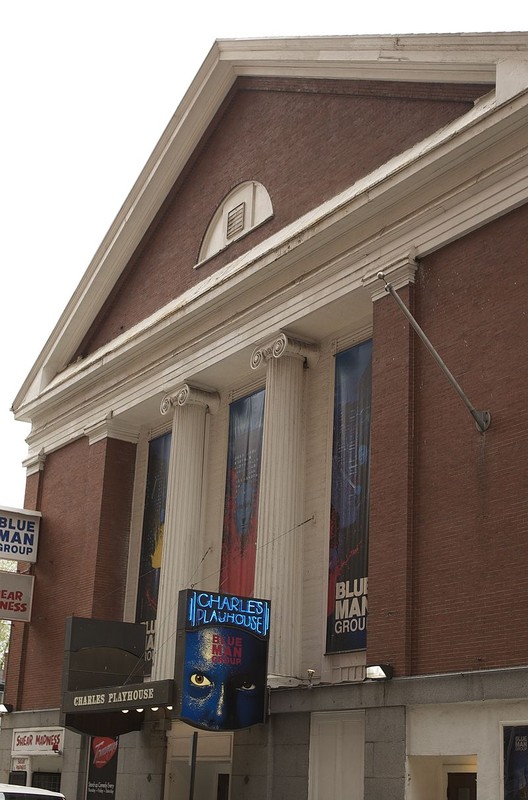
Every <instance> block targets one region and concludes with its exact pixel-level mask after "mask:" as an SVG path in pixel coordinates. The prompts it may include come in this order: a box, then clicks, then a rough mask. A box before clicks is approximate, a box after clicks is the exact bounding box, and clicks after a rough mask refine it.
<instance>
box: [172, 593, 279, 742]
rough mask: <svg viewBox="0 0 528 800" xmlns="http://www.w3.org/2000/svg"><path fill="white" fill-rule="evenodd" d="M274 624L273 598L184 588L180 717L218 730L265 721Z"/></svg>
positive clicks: (179, 659)
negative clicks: (270, 631) (270, 634)
mask: <svg viewBox="0 0 528 800" xmlns="http://www.w3.org/2000/svg"><path fill="white" fill-rule="evenodd" d="M269 625H270V603H269V600H260V599H257V598H253V597H238V596H236V595H228V594H218V593H217V592H204V591H197V590H194V589H192V590H191V589H186V590H184V591H182V592H180V595H179V602H178V632H177V637H178V638H177V644H176V683H177V686H178V698H177V705H176V710H177V713H178V716H179V717H180V719H182V720H183V721H184V722H187V723H189V724H190V725H194V726H195V727H197V728H202V729H204V730H213V731H232V730H237V729H238V728H247V727H249V726H251V725H256V724H257V723H261V722H264V721H265V705H266V704H265V700H266V676H267V664H268V640H269Z"/></svg>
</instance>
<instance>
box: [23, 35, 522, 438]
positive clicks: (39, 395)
mask: <svg viewBox="0 0 528 800" xmlns="http://www.w3.org/2000/svg"><path fill="white" fill-rule="evenodd" d="M523 43H524V46H525V47H526V44H527V43H528V38H527V36H526V35H525V34H493V35H482V36H481V35H469V36H466V35H463V36H452V35H447V36H439V37H436V36H434V37H421V36H418V37H414V36H410V37H344V38H343V37H328V38H324V39H310V40H304V39H302V40H301V39H299V40H282V39H280V40H253V41H249V42H248V41H245V42H237V41H223V42H218V43H216V44H215V45H214V47H213V48H212V50H211V52H210V53H209V55H208V57H207V59H206V60H205V62H204V65H203V66H202V68H201V70H200V71H199V73H198V75H197V76H196V78H195V80H194V81H193V83H192V84H191V87H190V88H189V90H188V92H187V94H186V95H185V97H184V99H183V101H182V103H181V104H180V106H179V108H178V110H177V112H176V114H175V115H174V117H173V119H172V120H171V123H170V124H169V126H168V127H167V129H166V131H165V132H164V134H163V136H162V137H161V139H160V142H159V143H158V145H157V147H156V149H155V150H154V153H153V154H152V156H151V158H150V159H149V161H148V162H147V164H146V166H145V168H144V170H143V171H142V173H141V175H140V177H139V178H138V181H137V182H136V184H135V186H134V188H133V189H132V192H131V193H130V195H129V197H128V198H127V200H126V202H125V204H124V205H123V208H122V209H121V211H120V212H119V214H118V216H117V218H116V220H115V222H114V224H113V226H112V227H111V229H110V231H109V233H108V234H107V236H106V237H105V240H104V241H103V243H102V245H101V247H100V248H99V250H98V252H97V253H96V256H95V257H94V259H93V261H92V263H91V265H90V267H89V269H88V270H87V272H86V274H85V276H84V278H83V279H82V281H81V283H80V284H79V287H78V289H77V291H76V292H75V294H74V296H73V297H72V300H71V301H70V303H69V305H68V307H67V308H66V310H65V311H64V313H63V315H62V317H61V319H60V320H59V323H58V324H57V326H56V328H55V331H54V332H53V334H52V336H51V337H50V339H49V341H48V343H47V345H46V346H45V348H44V350H43V352H42V354H41V356H40V357H39V359H38V360H37V362H36V364H35V366H34V368H33V370H32V371H31V373H30V375H29V376H28V378H27V380H26V382H25V383H24V385H23V387H22V389H21V391H20V392H19V394H18V396H17V398H16V400H15V403H14V407H15V412H16V416H17V418H19V419H29V420H31V421H32V422H33V431H32V434H31V436H30V437H29V439H28V442H29V444H30V449H31V450H32V451H33V452H37V451H38V452H40V451H41V450H42V448H44V449H45V451H46V452H49V451H50V450H51V449H55V448H56V447H59V446H61V445H62V444H64V443H65V442H66V441H68V440H70V439H71V438H75V437H77V436H81V435H85V433H86V431H87V430H90V429H91V426H95V427H94V428H93V430H94V431H95V430H98V426H99V423H100V420H101V419H104V417H105V414H106V413H108V410H109V409H111V410H112V411H113V412H114V413H115V414H119V413H121V412H122V411H123V410H126V409H127V408H129V407H130V406H131V405H133V404H134V403H136V402H138V403H139V402H142V401H144V400H145V398H148V397H149V396H151V395H152V394H154V393H163V392H164V391H166V390H167V386H168V385H175V384H176V383H178V382H183V381H185V380H186V379H187V378H188V376H191V375H193V374H195V372H197V371H199V370H200V369H203V365H204V363H205V362H206V361H207V359H209V360H213V359H215V358H216V359H221V358H227V357H229V356H230V354H233V353H234V352H235V351H236V348H238V349H240V347H241V341H244V342H245V343H246V344H247V346H248V347H249V346H252V345H255V344H256V343H257V342H259V341H261V340H262V338H263V337H266V336H268V335H270V333H271V332H273V331H274V330H276V329H277V328H279V327H281V326H283V325H288V324H290V323H294V322H295V320H296V319H298V318H300V317H301V316H302V315H303V314H304V313H306V296H308V295H307V293H308V292H309V291H310V287H315V285H317V286H318V289H319V288H324V292H319V293H318V294H317V296H316V297H315V298H311V300H310V303H311V307H313V308H315V307H317V306H318V304H319V303H320V302H321V303H325V302H329V301H330V300H331V299H332V298H333V297H339V296H340V295H343V293H344V294H346V293H348V292H350V291H352V290H354V289H355V288H359V287H361V286H362V279H363V278H364V277H365V275H367V274H369V271H370V272H372V271H373V270H377V269H383V268H387V266H388V265H390V264H394V263H396V262H398V260H399V259H401V258H402V257H405V256H406V255H407V254H408V253H409V252H411V251H414V250H416V254H417V256H420V255H425V254H426V253H427V252H431V251H432V250H434V249H436V248H437V247H440V246H442V244H444V243H446V242H447V241H451V240H453V239H454V238H457V236H460V235H463V233H465V232H468V231H470V230H472V229H474V228H475V227H478V226H479V225H481V224H483V223H484V222H485V221H486V220H489V219H492V218H494V217H495V216H498V215H499V214H501V213H505V211H507V210H509V209H511V208H514V207H515V206H516V205H518V204H519V203H521V202H524V201H526V199H527V198H528V153H527V152H526V150H525V149H523V146H522V139H523V136H525V130H526V125H527V122H528V99H527V97H526V96H525V95H523V94H519V96H518V97H515V98H510V99H509V100H508V102H507V103H505V104H504V105H502V106H501V107H497V106H496V103H495V99H494V97H493V96H490V97H488V98H486V99H484V100H483V101H480V102H479V103H477V104H476V106H475V108H473V109H472V110H471V111H470V112H468V113H467V114H466V115H464V116H463V117H462V118H460V119H457V120H456V121H455V122H453V123H452V124H451V125H449V126H446V127H445V128H444V129H442V130H441V131H439V132H437V133H436V134H434V135H433V136H432V137H429V138H428V139H426V140H424V141H423V142H421V143H419V144H418V145H416V146H415V147H414V148H411V149H410V150H409V151H407V152H406V153H404V154H402V155H401V156H398V157H397V158H395V159H392V160H391V161H390V162H388V163H387V164H385V165H383V166H382V167H380V169H378V170H376V171H375V172H374V173H372V174H371V175H369V176H366V177H365V178H364V179H362V180H361V181H358V182H357V183H356V184H355V185H354V186H352V187H350V189H348V190H347V191H345V192H343V193H341V194H340V195H338V196H337V197H335V198H333V199H332V200H331V201H329V202H327V203H324V204H322V205H321V206H320V207H319V208H317V209H315V210H313V211H312V212H310V213H309V214H307V215H305V216H304V217H303V218H301V219H299V220H297V221H296V222H295V223H294V224H293V225H290V226H288V228H286V229H284V230H283V231H280V232H279V233H277V234H276V235H275V236H273V237H271V238H270V239H268V240H266V241H265V242H263V243H261V244H260V245H258V246H257V247H256V248H254V249H253V250H252V251H250V252H249V253H246V254H244V255H243V256H241V257H240V258H239V259H237V260H236V261H234V262H232V263H231V264H228V265H227V266H226V267H224V268H223V269H221V270H218V272H217V273H215V274H214V275H213V276H211V277H210V278H208V279H207V280H205V281H203V282H202V283H200V284H198V285H197V286H195V287H193V288H192V289H191V290H189V291H188V292H187V293H185V294H184V295H182V296H181V297H179V298H178V299H177V300H175V301H173V302H172V303H170V304H168V305H167V306H166V307H165V308H163V309H161V310H160V311H159V312H156V314H153V315H152V316H151V317H150V318H148V319H147V320H144V321H142V322H141V323H140V324H139V325H136V326H135V327H134V328H132V329H131V330H130V331H127V332H126V333H125V334H123V335H122V336H120V337H118V338H116V339H115V340H114V341H113V342H111V343H110V344H109V345H108V346H106V347H103V348H101V349H100V350H98V351H97V352H96V353H94V354H93V355H92V356H90V357H88V358H86V359H84V360H82V361H80V362H78V363H77V364H73V365H71V366H70V367H68V368H67V369H66V370H63V367H64V360H65V359H66V358H67V357H69V356H70V355H71V349H72V342H74V343H75V342H78V341H79V340H80V338H81V337H82V335H84V333H85V331H86V330H87V328H88V327H89V325H90V323H91V321H92V320H93V318H94V316H95V314H96V313H97V311H98V310H99V308H100V307H101V305H102V303H103V302H104V300H105V299H106V297H107V295H108V293H109V291H110V290H111V288H112V287H113V285H114V284H115V281H116V280H117V278H118V277H119V274H120V273H121V271H122V269H123V268H124V266H125V265H126V263H127V261H128V259H129V258H130V257H131V255H132V253H133V252H134V249H135V247H136V246H137V244H138V243H139V241H140V240H141V237H142V236H143V235H144V233H145V231H146V229H147V227H148V225H149V224H150V222H151V221H152V219H153V218H154V215H155V213H156V212H157V210H158V209H159V207H160V205H161V203H162V202H163V200H164V199H165V197H166V194H167V193H168V191H169V190H170V188H171V186H172V185H173V183H174V181H175V179H176V177H177V175H178V174H179V172H180V171H181V169H182V168H183V166H184V165H185V163H186V161H187V159H188V158H189V156H190V154H191V153H192V150H193V148H194V147H195V146H196V143H197V142H198V140H199V138H200V136H201V135H202V133H203V132H204V131H205V129H206V127H207V125H208V124H209V122H210V120H211V119H212V117H213V116H214V113H215V112H216V110H217V109H218V107H219V106H220V104H221V102H222V100H223V99H224V97H225V95H226V93H227V91H228V90H229V87H230V86H231V85H232V83H233V81H234V80H235V78H236V76H237V75H243V74H267V75H273V74H282V73H281V71H282V72H284V74H288V75H300V74H301V72H302V74H305V75H310V76H311V77H353V76H352V75H351V73H350V71H351V70H352V71H353V70H362V74H361V75H360V76H359V75H356V77H358V76H359V77H371V78H372V77H380V71H381V73H382V72H383V70H384V69H385V68H386V64H389V63H390V73H391V75H392V76H393V78H394V77H395V76H397V75H399V77H398V78H397V79H408V80H411V79H412V80H417V79H418V72H420V69H421V68H423V70H424V71H422V72H420V75H421V78H420V79H422V80H440V79H442V80H446V81H448V80H453V77H449V76H450V75H451V73H452V71H455V72H456V74H457V75H458V76H459V79H460V80H464V82H466V81H471V80H479V78H477V77H476V76H477V73H478V74H479V75H480V79H481V80H482V81H484V82H489V81H490V80H492V79H494V74H495V67H496V64H497V63H498V60H499V59H500V58H503V57H504V54H506V55H507V54H510V56H511V54H512V53H515V52H516V50H517V49H520V47H521V45H522V44H523ZM442 59H443V60H442ZM294 67H295V68H294ZM433 68H434V69H433ZM395 69H396V72H395V71H394V70H395ZM344 70H348V71H349V72H348V73H347V74H344ZM413 71H414V72H413ZM313 72H317V74H313ZM367 72H368V74H367ZM514 72H515V70H514ZM521 72H522V70H521ZM403 73H405V77H402V75H403ZM411 74H414V77H413V78H411V77H410V75H411ZM440 74H441V75H442V76H443V77H442V78H440ZM433 75H436V78H435V77H433ZM492 75H493V78H492ZM515 75H518V71H517V72H515ZM462 76H464V78H462ZM384 79H385V78H384ZM484 153H485V154H486V157H485V159H484V158H482V154H484ZM483 165H485V167H484V166H483ZM380 215H382V216H383V219H384V222H385V228H384V230H383V231H382V232H380V230H379V224H378V220H379V217H380ZM300 263H302V264H303V265H304V266H303V269H304V273H299V276H301V275H302V281H303V282H304V285H305V287H306V288H305V293H304V294H303V292H302V291H301V288H302V284H301V283H298V285H296V286H295V288H292V287H291V286H290V287H289V286H287V285H284V278H283V277H282V276H283V275H286V274H288V270H291V269H292V265H293V266H295V265H298V264H300ZM295 268H297V269H298V266H297V267H295ZM310 270H313V271H314V273H313V274H311V272H310ZM315 271H317V276H316V277H315ZM264 272H265V275H266V282H267V286H266V290H267V291H269V290H270V287H272V288H273V287H275V288H273V291H274V292H275V293H276V294H275V295H274V297H273V302H271V303H268V302H267V301H266V300H265V293H264V294H263V295H262V297H261V299H262V302H261V306H260V308H259V311H258V313H257V312H256V311H255V310H253V309H244V311H243V313H241V314H240V315H238V316H237V317H236V319H234V320H225V311H224V310H223V309H225V308H226V307H231V304H233V303H235V301H236V299H237V298H238V297H240V296H241V293H242V292H248V291H251V292H253V297H254V299H255V300H257V299H258V297H259V296H260V295H259V292H261V293H262V291H263V290H262V280H263V274H264ZM294 277H295V276H294V275H293V277H292V280H293V278H294ZM279 278H280V281H279ZM297 280H300V278H298V279H297ZM274 281H275V283H274ZM311 291H313V288H312V290H311ZM228 303H229V304H230V305H229V306H228V305H227V304H228ZM220 311H221V313H220ZM259 315H260V316H259ZM220 320H221V325H220ZM215 325H216V327H215ZM213 328H214V335H213V333H212V331H213ZM235 331H236V336H234V332H235ZM173 342H177V343H178V345H177V349H175V345H174V344H173ZM59 370H63V371H62V372H60V374H58V375H57V376H55V373H56V372H57V371H59ZM116 370H117V371H116ZM65 409H66V410H65Z"/></svg>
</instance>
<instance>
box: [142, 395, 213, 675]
mask: <svg viewBox="0 0 528 800" xmlns="http://www.w3.org/2000/svg"><path fill="white" fill-rule="evenodd" d="M218 405H219V397H218V395H217V394H216V392H207V391H204V390H203V389H197V388H195V387H193V386H191V385H189V384H187V383H186V384H183V385H182V386H180V387H178V388H177V389H176V390H175V391H174V392H172V393H170V394H168V395H166V396H165V397H164V398H163V400H162V402H161V407H160V410H161V413H162V414H168V413H169V412H170V411H171V409H173V414H174V416H173V422H172V439H171V452H170V459H169V474H168V485H167V507H166V512H165V525H164V530H163V552H162V557H161V576H160V588H159V596H158V615H157V618H156V643H155V655H154V665H153V671H152V678H153V680H164V679H167V678H172V677H174V657H175V645H176V617H177V610H178V609H177V606H178V592H179V591H180V589H185V588H187V586H188V585H189V583H190V581H191V580H192V577H193V576H194V575H195V573H196V570H197V568H198V565H199V562H200V553H199V545H200V520H201V511H202V484H203V469H204V449H205V433H206V414H207V411H210V412H214V411H216V410H217V408H218Z"/></svg>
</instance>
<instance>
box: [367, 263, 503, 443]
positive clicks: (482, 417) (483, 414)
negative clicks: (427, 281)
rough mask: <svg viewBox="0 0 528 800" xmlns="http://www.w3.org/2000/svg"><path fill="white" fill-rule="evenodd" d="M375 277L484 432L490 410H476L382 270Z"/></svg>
mask: <svg viewBox="0 0 528 800" xmlns="http://www.w3.org/2000/svg"><path fill="white" fill-rule="evenodd" d="M377 277H378V278H379V280H380V281H383V282H384V284H385V289H386V290H387V292H388V293H389V294H390V295H392V297H393V298H394V299H395V300H396V302H397V304H398V305H399V307H400V308H401V310H402V311H403V313H404V314H405V316H406V317H407V319H408V320H409V322H410V323H411V325H412V327H413V328H414V330H415V331H416V333H417V334H418V336H419V337H420V339H421V340H422V342H423V343H424V345H425V346H426V347H427V349H428V350H429V352H430V353H431V355H432V357H433V358H434V360H435V361H436V363H437V364H438V366H439V367H440V369H441V370H442V371H443V373H444V374H445V376H446V377H447V379H448V381H449V382H450V384H451V386H452V387H453V389H454V390H455V391H456V393H457V394H458V396H459V397H460V399H461V400H462V402H463V403H464V405H465V406H466V408H467V409H468V411H469V413H470V414H471V416H472V417H473V419H474V420H475V423H476V425H477V428H478V430H479V431H480V433H484V431H487V430H488V428H489V426H490V424H491V414H490V412H489V411H477V409H476V408H475V406H474V405H473V404H472V403H471V402H470V401H469V399H468V397H467V396H466V394H465V392H464V391H463V389H462V387H461V386H460V385H459V384H458V382H457V381H456V379H455V377H454V375H453V374H452V373H451V372H450V370H449V369H448V368H447V366H446V365H445V364H444V362H443V361H442V359H441V358H440V356H439V355H438V353H437V352H436V350H435V348H434V347H433V345H432V344H431V342H430V341H429V339H428V338H427V336H426V335H425V333H424V332H423V330H422V329H421V328H420V326H419V325H418V323H417V322H416V320H415V318H414V317H413V315H412V314H411V312H410V311H409V309H408V308H407V306H406V305H405V303H404V302H403V300H402V299H401V297H400V296H399V294H398V293H397V292H396V291H395V289H394V287H393V286H392V285H391V284H390V283H388V282H387V280H386V279H385V274H384V273H383V272H378V275H377Z"/></svg>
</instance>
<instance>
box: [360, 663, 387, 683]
mask: <svg viewBox="0 0 528 800" xmlns="http://www.w3.org/2000/svg"><path fill="white" fill-rule="evenodd" d="M393 675H394V670H393V669H392V667H391V665H390V664H372V665H371V666H369V667H367V668H366V669H365V680H367V681H390V679H391V678H392V676H393Z"/></svg>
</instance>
